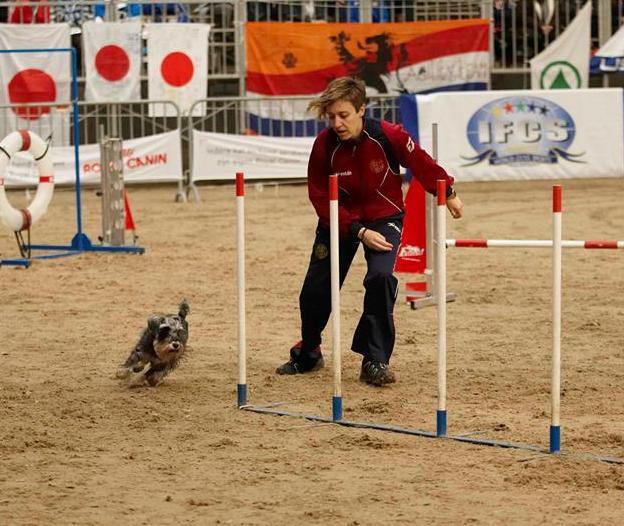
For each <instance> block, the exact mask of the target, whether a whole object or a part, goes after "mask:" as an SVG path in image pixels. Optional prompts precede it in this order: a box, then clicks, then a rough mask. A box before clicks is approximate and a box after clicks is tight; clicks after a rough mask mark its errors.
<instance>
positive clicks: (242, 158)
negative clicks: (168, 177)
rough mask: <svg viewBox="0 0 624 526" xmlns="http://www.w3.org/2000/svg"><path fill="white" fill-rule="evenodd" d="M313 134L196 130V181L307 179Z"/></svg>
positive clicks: (194, 165) (194, 140) (194, 153)
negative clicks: (239, 175) (241, 175)
mask: <svg viewBox="0 0 624 526" xmlns="http://www.w3.org/2000/svg"><path fill="white" fill-rule="evenodd" d="M313 144H314V137H289V138H286V137H265V136H261V135H251V136H248V135H231V134H227V133H211V132H202V131H198V130H193V171H192V174H191V177H192V180H193V181H201V180H209V179H210V180H227V179H234V178H235V177H236V172H244V173H245V178H246V179H300V178H303V179H305V178H306V177H307V176H308V157H309V156H310V152H311V151H312V145H313Z"/></svg>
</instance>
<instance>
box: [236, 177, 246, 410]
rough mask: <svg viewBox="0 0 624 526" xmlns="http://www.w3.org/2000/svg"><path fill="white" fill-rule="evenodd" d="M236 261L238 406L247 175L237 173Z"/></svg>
mask: <svg viewBox="0 0 624 526" xmlns="http://www.w3.org/2000/svg"><path fill="white" fill-rule="evenodd" d="M236 255H237V257H236V262H237V281H238V389H237V391H238V407H242V406H244V405H246V404H247V349H246V334H245V329H246V322H245V177H244V175H243V173H242V172H238V173H237V174H236Z"/></svg>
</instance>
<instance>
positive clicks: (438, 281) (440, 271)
mask: <svg viewBox="0 0 624 526" xmlns="http://www.w3.org/2000/svg"><path fill="white" fill-rule="evenodd" d="M437 196H438V206H437V210H436V260H435V272H436V275H435V285H436V303H437V307H438V345H437V347H438V410H437V412H436V435H437V436H445V435H446V243H445V240H446V181H445V180H444V179H441V180H439V181H438V184H437Z"/></svg>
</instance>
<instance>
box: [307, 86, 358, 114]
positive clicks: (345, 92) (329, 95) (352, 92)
mask: <svg viewBox="0 0 624 526" xmlns="http://www.w3.org/2000/svg"><path fill="white" fill-rule="evenodd" d="M339 100H345V101H347V102H350V103H351V104H353V107H354V108H355V109H356V111H357V110H359V109H360V108H361V107H362V105H363V104H365V103H366V84H364V81H362V80H360V79H358V78H356V77H338V78H337V79H334V80H332V81H331V82H330V83H329V84H328V85H327V87H326V88H325V91H324V92H323V93H322V94H321V95H320V96H319V97H317V98H316V99H314V100H313V101H312V102H310V104H308V111H313V112H315V113H316V115H317V116H318V118H319V119H323V118H325V115H326V114H327V108H328V107H329V106H331V105H332V104H333V103H334V102H336V101H339Z"/></svg>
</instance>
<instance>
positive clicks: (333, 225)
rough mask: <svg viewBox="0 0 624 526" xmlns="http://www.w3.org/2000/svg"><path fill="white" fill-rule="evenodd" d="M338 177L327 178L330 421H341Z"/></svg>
mask: <svg viewBox="0 0 624 526" xmlns="http://www.w3.org/2000/svg"><path fill="white" fill-rule="evenodd" d="M338 236H339V232H338V176H337V175H336V174H332V175H330V176H329V254H330V261H331V306H332V339H333V343H334V347H333V354H332V358H333V360H332V361H333V364H334V396H333V398H332V419H333V420H334V421H337V420H342V390H341V382H342V379H341V372H342V370H341V355H340V251H339V248H338Z"/></svg>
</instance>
